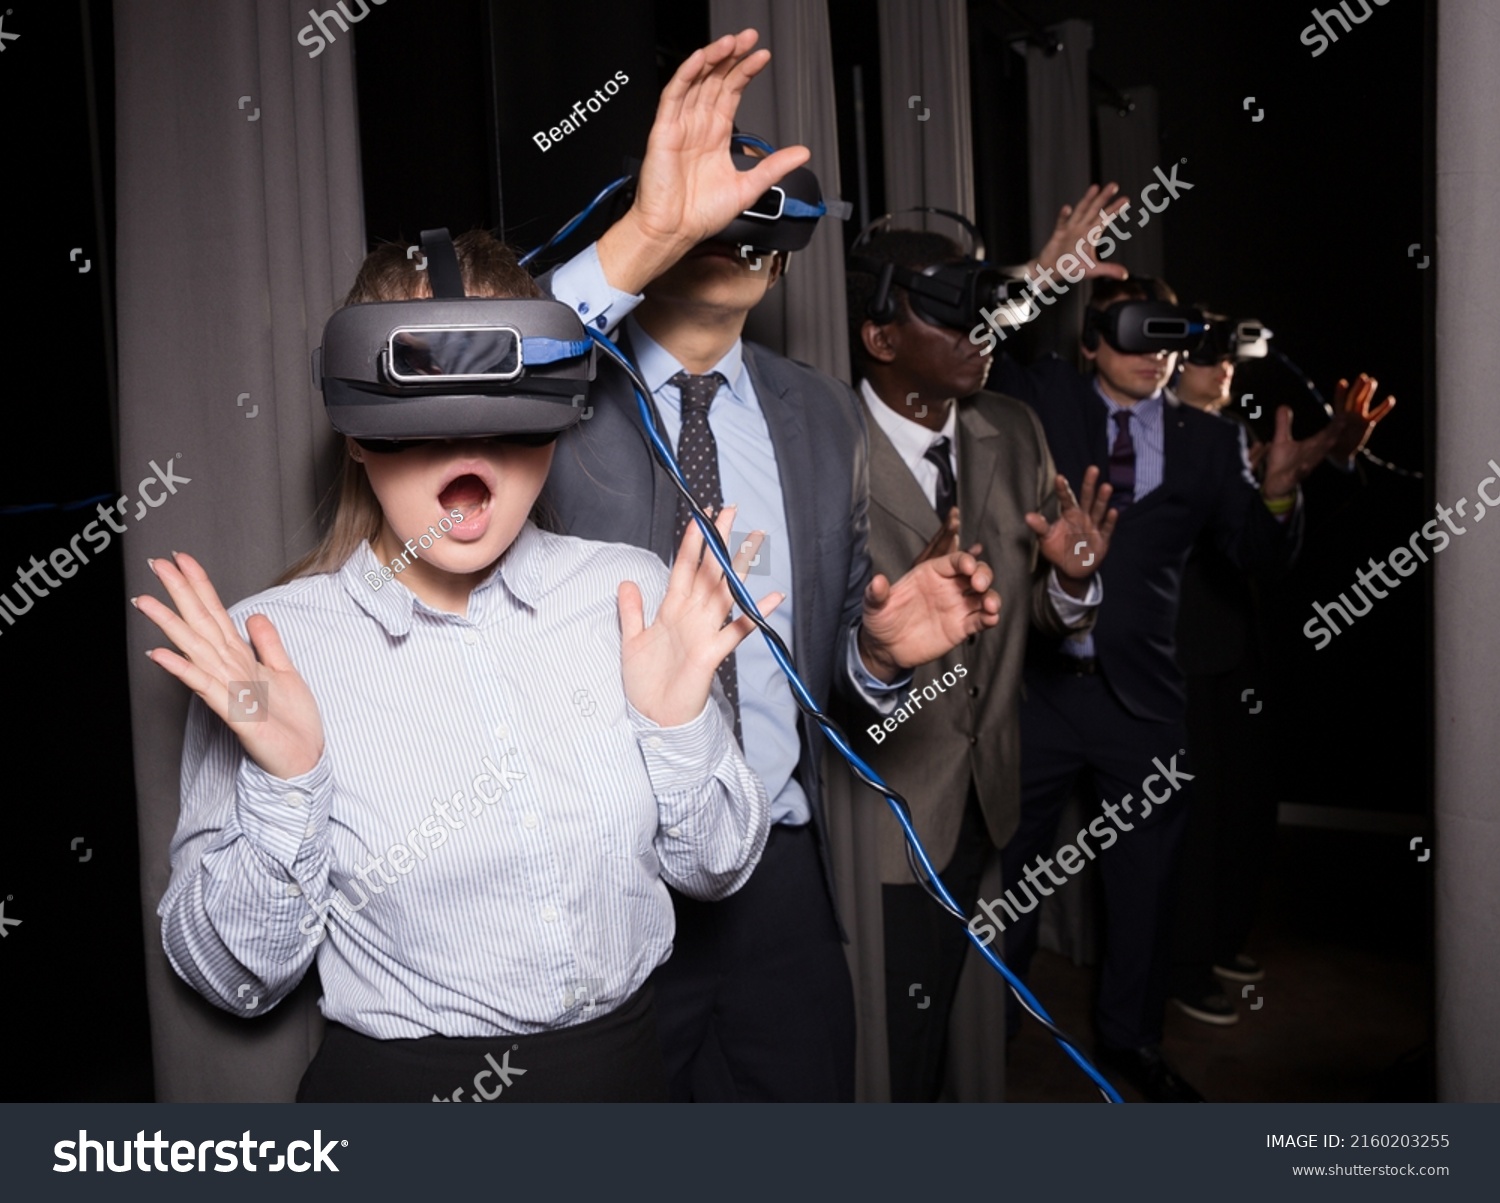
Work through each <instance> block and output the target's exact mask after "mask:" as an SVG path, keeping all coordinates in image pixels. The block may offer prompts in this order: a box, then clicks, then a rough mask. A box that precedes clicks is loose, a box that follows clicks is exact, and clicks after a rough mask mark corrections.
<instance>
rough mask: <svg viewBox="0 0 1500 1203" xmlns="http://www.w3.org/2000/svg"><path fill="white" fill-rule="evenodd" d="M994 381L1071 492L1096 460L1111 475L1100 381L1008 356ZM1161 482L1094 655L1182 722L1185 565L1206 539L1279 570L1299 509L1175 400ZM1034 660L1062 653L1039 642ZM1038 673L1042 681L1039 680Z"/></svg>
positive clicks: (1160, 718) (1109, 677)
mask: <svg viewBox="0 0 1500 1203" xmlns="http://www.w3.org/2000/svg"><path fill="white" fill-rule="evenodd" d="M996 368H997V372H996V375H997V376H998V378H999V379H998V384H999V385H1000V387H1002V388H1003V389H1005V391H1007V392H1011V393H1014V394H1015V395H1017V396H1020V397H1023V398H1024V399H1025V400H1026V401H1027V402H1028V403H1029V404H1030V405H1031V406H1032V407H1033V408H1034V409H1035V410H1036V411H1037V415H1038V416H1039V417H1040V418H1041V420H1042V428H1043V429H1044V430H1045V431H1046V434H1047V444H1048V446H1049V447H1051V449H1052V455H1053V457H1054V458H1055V459H1056V461H1057V466H1058V471H1060V472H1062V473H1063V475H1065V476H1066V477H1067V478H1068V481H1069V483H1070V484H1071V485H1072V486H1073V488H1074V490H1075V491H1077V489H1078V488H1079V487H1080V485H1081V482H1082V480H1083V473H1084V471H1085V469H1087V468H1088V466H1089V465H1090V464H1096V465H1098V467H1099V470H1100V472H1101V473H1104V474H1106V476H1107V473H1108V471H1109V447H1108V438H1109V435H1108V421H1107V413H1108V410H1107V409H1106V407H1105V404H1104V402H1103V400H1101V399H1100V397H1099V395H1098V394H1097V393H1096V392H1095V391H1094V387H1093V383H1092V381H1091V380H1089V379H1088V378H1087V377H1085V376H1082V375H1080V374H1079V373H1078V372H1077V371H1075V370H1074V369H1073V368H1072V367H1071V366H1070V365H1068V364H1066V363H1064V362H1063V361H1062V360H1061V359H1058V358H1056V357H1049V358H1047V359H1044V360H1042V361H1040V362H1039V363H1037V364H1035V365H1033V366H1032V367H1031V368H1025V369H1023V368H1021V367H1020V366H1019V365H1018V364H1016V363H1015V362H1014V361H1013V360H1011V359H1009V358H1008V357H1004V356H1002V357H1001V359H1000V361H999V362H998V363H997V364H996ZM1167 402H1168V403H1167V406H1166V409H1165V413H1164V418H1165V427H1164V431H1165V465H1164V468H1163V476H1162V482H1161V484H1160V485H1159V486H1158V487H1157V488H1155V489H1153V490H1152V491H1151V492H1150V493H1148V494H1146V496H1145V497H1143V498H1142V499H1141V500H1139V501H1137V502H1136V503H1135V504H1134V505H1132V506H1130V507H1129V508H1127V509H1126V511H1125V513H1124V515H1123V516H1122V517H1121V519H1120V522H1119V525H1118V526H1117V527H1116V529H1115V534H1114V538H1113V539H1112V541H1111V543H1110V548H1109V559H1108V560H1107V561H1106V562H1105V564H1104V566H1103V569H1102V571H1101V576H1102V578H1103V582H1104V603H1103V605H1101V606H1100V607H1099V618H1098V623H1097V625H1096V626H1095V628H1094V648H1095V654H1096V656H1097V657H1098V659H1099V663H1100V667H1101V669H1102V671H1103V673H1104V678H1105V680H1106V681H1107V682H1108V683H1109V685H1110V687H1111V689H1112V690H1113V691H1114V693H1115V696H1116V697H1117V698H1119V700H1120V702H1121V704H1123V705H1124V706H1125V708H1126V709H1127V710H1128V711H1130V713H1131V714H1133V715H1135V716H1136V717H1137V718H1142V719H1147V720H1152V721H1157V722H1180V721H1181V720H1182V718H1183V714H1184V710H1185V706H1186V692H1185V686H1184V682H1183V677H1182V670H1181V669H1180V668H1179V667H1178V665H1177V660H1176V625H1177V612H1178V605H1179V601H1180V598H1181V590H1182V572H1183V565H1184V564H1185V563H1186V562H1187V558H1188V555H1189V553H1190V552H1191V551H1192V550H1193V547H1194V545H1195V544H1196V543H1197V542H1198V541H1199V539H1200V538H1201V537H1203V536H1205V535H1207V536H1208V537H1209V538H1211V539H1212V540H1213V542H1214V545H1215V546H1216V547H1217V548H1218V549H1219V550H1220V551H1221V552H1223V553H1224V555H1226V556H1227V557H1229V559H1230V560H1231V561H1232V562H1233V563H1234V564H1236V565H1237V566H1239V567H1240V568H1241V569H1246V570H1276V569H1278V568H1281V567H1284V566H1285V565H1286V564H1287V563H1289V562H1290V560H1291V558H1292V557H1293V556H1294V555H1295V553H1296V549H1297V545H1298V541H1299V538H1300V531H1301V512H1300V507H1299V508H1298V512H1297V513H1295V514H1294V515H1293V516H1292V518H1290V519H1289V520H1288V521H1287V522H1286V523H1285V525H1283V524H1282V523H1280V522H1278V521H1277V520H1276V519H1275V518H1273V517H1272V516H1271V514H1270V511H1268V510H1267V509H1266V507H1265V505H1264V504H1263V503H1262V502H1261V500H1260V493H1259V490H1258V489H1257V487H1256V485H1255V484H1254V482H1253V480H1252V479H1251V478H1250V477H1249V475H1248V473H1249V467H1248V464H1247V463H1246V461H1245V450H1244V441H1243V438H1242V436H1241V434H1240V432H1239V430H1238V429H1237V428H1236V427H1235V426H1234V425H1232V424H1231V423H1228V422H1225V421H1224V420H1223V419H1221V418H1218V417H1215V416H1213V415H1212V414H1206V413H1203V412H1201V411H1200V410H1197V409H1194V408H1193V407H1192V406H1190V405H1185V404H1182V403H1180V402H1178V401H1177V399H1176V398H1175V397H1173V396H1171V394H1170V393H1169V394H1168V396H1167ZM1032 642H1033V644H1034V645H1036V646H1034V647H1033V649H1032V651H1033V656H1035V657H1040V656H1041V655H1045V654H1047V653H1048V652H1049V651H1052V650H1054V649H1053V648H1048V647H1046V646H1045V645H1041V644H1039V641H1037V640H1033V641H1032ZM1033 676H1035V674H1033Z"/></svg>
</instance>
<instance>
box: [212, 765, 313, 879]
mask: <svg viewBox="0 0 1500 1203" xmlns="http://www.w3.org/2000/svg"><path fill="white" fill-rule="evenodd" d="M235 796H236V815H237V817H238V820H239V828H240V830H241V831H242V832H244V834H245V838H246V839H248V840H249V841H250V842H251V843H252V844H253V845H254V846H255V847H256V848H259V849H260V850H262V851H263V852H265V854H266V855H267V856H269V857H271V858H272V859H273V860H275V861H276V862H277V863H278V864H280V865H281V866H282V867H283V868H284V869H286V871H287V875H288V878H290V876H291V871H292V866H293V865H294V864H295V863H296V862H297V860H298V858H299V856H300V854H301V852H302V849H303V848H304V847H305V846H307V845H314V846H316V844H317V841H318V840H319V839H320V838H321V836H322V834H323V832H324V831H325V830H326V829H327V827H328V812H329V807H330V803H331V802H332V799H333V767H332V765H331V764H330V763H329V761H328V749H327V747H326V746H325V747H324V749H323V754H322V755H321V756H319V757H318V763H317V764H315V765H313V767H312V768H311V769H309V770H308V771H307V772H305V773H303V774H302V775H301V776H298V777H292V778H290V779H285V780H284V779H282V778H280V777H273V776H271V774H270V773H268V772H266V771H265V769H263V768H261V767H260V765H258V764H256V763H255V761H253V760H251V759H250V757H248V756H246V757H244V758H243V759H242V760H241V761H240V769H239V777H238V781H237V786H236V790H235Z"/></svg>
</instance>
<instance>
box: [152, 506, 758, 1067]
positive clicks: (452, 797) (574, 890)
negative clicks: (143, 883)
mask: <svg viewBox="0 0 1500 1203" xmlns="http://www.w3.org/2000/svg"><path fill="white" fill-rule="evenodd" d="M378 567H379V565H378V563H377V562H376V559H375V556H374V553H373V552H372V551H371V549H370V547H369V546H368V544H361V546H360V548H359V550H358V551H357V552H356V553H355V554H354V555H353V556H351V557H350V559H349V561H348V562H347V563H346V564H345V565H344V567H343V568H342V569H341V570H340V571H338V572H336V573H328V574H323V575H317V576H308V577H303V578H301V579H299V580H296V581H293V582H291V583H289V584H286V585H281V586H278V587H276V588H274V589H270V590H267V591H266V592H265V593H261V594H258V595H257V596H255V597H252V598H249V599H247V600H246V601H243V602H240V603H239V604H238V605H236V606H234V607H233V608H232V609H231V611H230V614H231V616H232V617H233V618H234V621H235V623H236V625H237V626H238V627H239V628H240V630H241V631H242V632H243V630H244V621H245V619H246V617H248V616H249V615H251V614H264V615H266V616H267V617H268V618H269V619H270V620H271V621H272V622H273V623H274V624H275V627H276V630H277V632H278V633H279V634H280V636H281V639H282V642H283V643H284V644H285V646H286V649H287V653H288V655H289V656H290V657H291V660H292V663H293V664H294V665H295V666H296V668H297V671H298V672H299V673H300V674H301V676H302V678H303V680H304V681H306V683H307V685H308V686H309V688H310V689H311V690H312V693H313V695H314V697H315V698H316V699H317V703H318V709H319V712H320V715H321V717H322V722H323V729H324V737H325V750H324V752H323V755H322V757H321V758H320V759H319V761H318V763H317V765H316V766H315V767H314V768H313V769H312V770H311V771H309V772H308V773H306V774H303V775H302V776H300V777H296V778H294V779H292V780H280V779H277V778H275V777H272V776H270V775H269V774H267V773H266V772H264V771H263V770H262V769H261V768H259V767H258V766H257V765H256V764H255V763H254V762H253V761H252V760H250V758H249V757H248V756H246V755H245V754H244V751H243V748H242V746H241V744H240V742H239V740H238V739H237V738H236V736H235V734H234V732H233V731H232V730H231V729H230V726H229V725H226V724H225V723H223V722H221V721H220V720H219V719H218V717H217V716H215V715H214V714H213V713H212V712H211V711H209V710H208V709H207V708H206V707H205V706H204V705H203V704H202V702H201V701H200V700H198V699H197V698H195V699H194V700H193V703H192V707H191V710H190V713H189V716H188V726H187V737H186V740H185V745H184V751H183V762H182V814H181V818H180V820H179V823H178V827H177V833H176V835H175V837H174V838H173V841H172V848H171V858H172V878H171V883H170V885H169V886H168V888H167V892H166V895H165V896H164V897H163V898H162V901H161V905H160V906H159V907H158V914H159V915H160V916H161V918H162V940H163V944H164V946H165V948H166V952H167V956H168V958H169V959H170V960H171V962H172V965H173V967H174V968H175V969H176V971H177V973H178V974H179V975H180V976H181V977H182V978H183V979H184V980H186V981H187V982H188V983H190V984H191V985H192V986H193V987H194V988H195V989H197V990H198V991H199V993H201V994H203V995H204V996H205V997H206V998H208V999H209V1000H210V1001H211V1002H214V1003H216V1004H217V1005H219V1006H221V1007H223V1008H225V1009H226V1010H229V1011H232V1012H234V1013H235V1014H237V1015H242V1016H254V1015H260V1014H262V1013H264V1012H265V1011H267V1010H269V1009H270V1008H271V1007H272V1006H274V1005H275V1004H276V1003H277V1002H278V1001H279V1000H280V999H281V998H282V997H283V996H284V995H286V994H287V993H288V992H289V991H290V990H291V989H292V988H293V987H294V986H296V985H297V983H298V982H299V981H300V980H301V978H302V976H303V974H304V973H305V972H306V971H307V968H308V966H309V965H311V964H312V963H313V961H314V959H316V961H317V965H318V972H319V976H320V978H321V979H322V986H323V997H322V999H321V1001H320V1006H321V1008H322V1011H323V1014H324V1015H325V1016H327V1017H328V1018H329V1019H332V1020H336V1021H338V1022H339V1023H342V1024H345V1025H347V1026H348V1027H351V1028H353V1029H354V1030H356V1031H358V1032H362V1033H364V1034H365V1035H367V1036H372V1037H375V1038H377V1039H394V1038H410V1037H419V1036H427V1035H432V1034H434V1033H437V1034H441V1035H446V1036H495V1035H512V1034H530V1033H534V1032H540V1031H545V1030H548V1029H553V1028H561V1027H568V1026H571V1025H574V1024H578V1023H581V1022H583V1021H585V1020H587V1019H590V1018H593V1017H596V1016H598V1015H601V1014H604V1013H605V1012H607V1011H609V1010H613V1009H614V1008H615V1007H617V1006H619V1005H620V1004H621V1003H622V1002H624V1001H625V1000H626V999H627V998H629V997H630V996H631V995H632V994H633V993H634V992H635V991H636V990H638V989H639V988H640V987H641V985H642V984H643V983H644V982H645V981H646V978H647V977H648V976H649V975H650V974H651V972H652V971H653V970H654V969H655V968H656V967H657V966H658V965H659V964H661V963H662V962H663V961H664V960H666V958H667V956H668V955H669V953H670V951H671V947H672V937H673V932H674V921H673V912H672V902H671V898H670V896H669V894H668V892H667V887H666V884H664V883H670V884H671V885H673V886H674V887H676V888H677V889H679V890H681V891H683V892H684V893H686V894H688V895H691V896H693V897H696V898H704V899H714V898H720V897H723V896H724V895H727V894H730V893H732V892H733V891H734V890H736V889H738V888H739V886H740V885H741V884H743V882H744V881H745V880H746V879H747V878H748V877H749V875H750V873H751V871H752V870H753V868H754V867H755V864H756V862H757V860H758V859H759V857H760V853H761V851H762V849H763V848H764V846H765V840H766V834H767V832H768V830H769V824H768V818H769V804H768V801H767V798H766V794H765V790H764V788H763V787H762V785H761V783H760V780H759V779H758V778H757V777H756V776H755V774H754V773H753V772H752V771H751V770H750V768H749V767H748V766H747V765H746V763H745V761H744V759H743V757H742V756H741V754H740V752H739V749H738V748H737V747H736V745H735V742H734V737H733V734H732V733H731V732H730V730H729V729H728V727H727V726H726V724H725V722H724V719H723V715H722V713H721V712H720V708H719V706H717V705H715V704H714V701H715V699H714V698H711V699H710V702H709V704H708V705H706V706H705V707H704V709H703V711H702V712H700V714H699V715H698V717H697V718H695V719H693V720H692V721H691V722H688V723H685V724H683V725H681V726H678V727H669V728H664V727H658V726H657V725H656V724H655V723H653V722H651V721H650V720H649V719H646V718H645V717H644V716H642V715H640V714H639V713H637V712H636V711H635V709H634V708H633V707H632V706H630V705H629V703H628V701H627V700H626V697H625V692H624V684H623V680H622V677H621V669H620V623H619V617H618V603H617V589H618V586H619V583H620V581H622V580H631V581H634V582H636V583H637V584H638V585H639V586H640V589H641V594H642V597H643V600H644V603H645V613H646V618H647V621H648V622H650V621H652V620H653V619H654V616H655V614H656V611H657V608H658V607H659V606H660V604H661V601H662V598H663V596H664V594H665V590H666V581H667V572H666V569H665V568H664V567H663V566H662V564H661V562H660V561H659V560H657V558H656V557H655V556H653V555H651V554H650V553H648V552H644V551H640V550H638V549H636V548H633V547H625V546H622V545H619V544H609V543H591V542H587V541H585V540H582V539H571V538H565V537H563V536H559V535H552V534H548V533H545V532H543V531H540V530H538V529H537V528H536V527H534V526H532V525H531V523H529V522H528V523H527V524H526V525H525V526H524V527H523V528H522V530H521V532H520V534H519V535H518V536H517V537H516V540H515V542H514V543H513V544H512V545H511V547H510V548H509V549H508V550H507V552H506V553H505V555H504V556H502V557H501V559H500V561H499V562H498V564H497V566H496V567H495V569H494V571H492V572H491V573H490V575H489V576H488V577H487V578H486V579H485V580H484V581H483V582H482V583H481V584H479V585H478V586H476V587H475V589H474V591H473V593H472V594H471V596H470V598H469V604H468V612H467V614H466V615H457V614H450V613H447V612H444V611H441V610H436V609H433V608H432V607H430V606H428V605H426V604H425V603H424V602H422V601H420V600H418V599H417V597H416V596H415V595H414V594H412V593H411V592H410V591H409V590H408V589H407V588H406V587H405V586H404V585H403V584H402V583H401V581H400V578H399V577H397V578H396V579H394V580H391V581H389V582H382V583H381V585H380V587H379V588H378V589H375V588H372V585H371V583H370V581H371V578H373V580H375V581H379V580H380V577H379V575H378V572H377V571H376V570H377V569H378ZM367 574H369V575H368V576H367ZM717 688H718V687H717V684H715V686H714V690H715V693H716V695H717ZM719 700H721V699H719ZM265 702H266V705H267V706H268V708H269V709H270V710H272V711H274V709H275V707H276V705H277V697H276V694H275V692H274V690H273V692H272V693H271V694H270V696H269V697H268V698H266V699H265ZM253 704H254V703H251V702H249V701H248V700H247V701H246V705H253ZM249 721H253V720H249Z"/></svg>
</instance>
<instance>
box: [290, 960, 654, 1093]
mask: <svg viewBox="0 0 1500 1203" xmlns="http://www.w3.org/2000/svg"><path fill="white" fill-rule="evenodd" d="M297 1101H298V1102H299V1103H429V1102H432V1103H448V1102H453V1103H459V1102H463V1103H490V1102H494V1103H663V1102H666V1101H667V1087H666V1075H665V1073H664V1071H663V1068H662V1057H661V1047H660V1044H659V1043H658V1039H657V1032H656V1006H655V1002H654V1000H653V997H652V992H651V986H650V984H649V983H648V984H647V985H645V986H643V987H642V988H641V989H640V990H638V991H637V992H636V993H635V994H634V995H633V996H632V997H631V998H629V999H628V1000H627V1001H626V1002H625V1003H624V1004H623V1005H622V1006H620V1007H618V1008H616V1009H615V1010H613V1011H611V1012H609V1014H607V1015H601V1016H600V1017H599V1018H597V1019H590V1020H587V1021H586V1022H584V1023H580V1024H578V1025H576V1026H574V1027H569V1028H560V1029H558V1030H557V1031H552V1032H541V1033H538V1034H537V1035H533V1036H479V1037H456V1036H422V1037H419V1038H418V1039H415V1040H375V1039H373V1038H371V1037H369V1036H364V1035H361V1034H360V1033H359V1032H356V1031H354V1030H353V1029H352V1028H347V1027H345V1026H344V1025H343V1024H341V1023H333V1022H330V1023H329V1024H328V1030H327V1032H326V1033H325V1035H324V1037H323V1044H322V1047H321V1048H319V1049H318V1055H317V1056H316V1057H314V1058H313V1061H312V1064H311V1065H309V1066H308V1067H307V1072H306V1073H304V1074H303V1075H302V1084H301V1086H299V1087H298V1089H297Z"/></svg>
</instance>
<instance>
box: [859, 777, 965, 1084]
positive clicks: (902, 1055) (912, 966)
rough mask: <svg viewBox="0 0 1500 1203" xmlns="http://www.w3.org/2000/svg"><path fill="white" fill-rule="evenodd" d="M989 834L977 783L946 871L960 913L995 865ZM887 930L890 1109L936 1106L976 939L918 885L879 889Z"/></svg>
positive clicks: (886, 996) (887, 1024) (886, 989)
mask: <svg viewBox="0 0 1500 1203" xmlns="http://www.w3.org/2000/svg"><path fill="white" fill-rule="evenodd" d="M992 848H993V845H992V844H991V843H990V833H989V830H988V829H987V828H986V827H985V825H984V813H983V812H982V811H981V810H980V807H979V795H978V793H977V792H976V791H975V789H974V785H973V782H970V784H969V798H968V801H967V802H966V803H965V805H964V818H963V825H962V826H961V827H960V828H959V833H958V845H957V847H955V848H954V850H953V855H952V857H950V858H949V860H948V864H947V865H946V866H944V867H943V868H942V869H940V870H939V874H940V875H941V877H942V879H943V883H944V884H945V885H946V886H947V887H948V890H949V892H950V893H952V895H953V898H954V901H956V902H957V903H958V905H959V909H960V910H962V911H963V912H964V914H966V915H972V914H973V913H974V904H975V903H976V902H977V901H978V898H979V879H980V878H981V877H982V876H983V874H984V866H985V861H986V860H988V859H989V855H990V850H991V849H992ZM880 896H881V914H882V918H883V921H884V927H885V1029H886V1044H887V1046H888V1049H889V1057H890V1067H891V1074H890V1081H891V1102H893V1103H935V1102H937V1100H938V1096H939V1093H940V1092H941V1090H942V1085H943V1070H944V1067H945V1065H946V1062H947V1057H948V1022H949V1018H950V1012H951V1011H952V1010H953V998H954V995H955V994H957V993H958V979H959V976H960V975H961V974H962V972H963V967H964V957H965V956H966V955H967V954H968V951H969V936H968V932H967V930H966V929H965V927H964V924H962V923H960V922H959V921H958V920H957V919H955V918H954V917H953V916H952V915H950V914H948V912H947V911H945V910H943V908H942V907H940V906H939V905H938V904H937V903H936V902H934V901H933V900H932V899H931V898H929V897H928V895H927V891H926V890H924V889H923V888H922V887H921V886H919V885H915V884H913V885H886V886H881V888H880Z"/></svg>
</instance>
